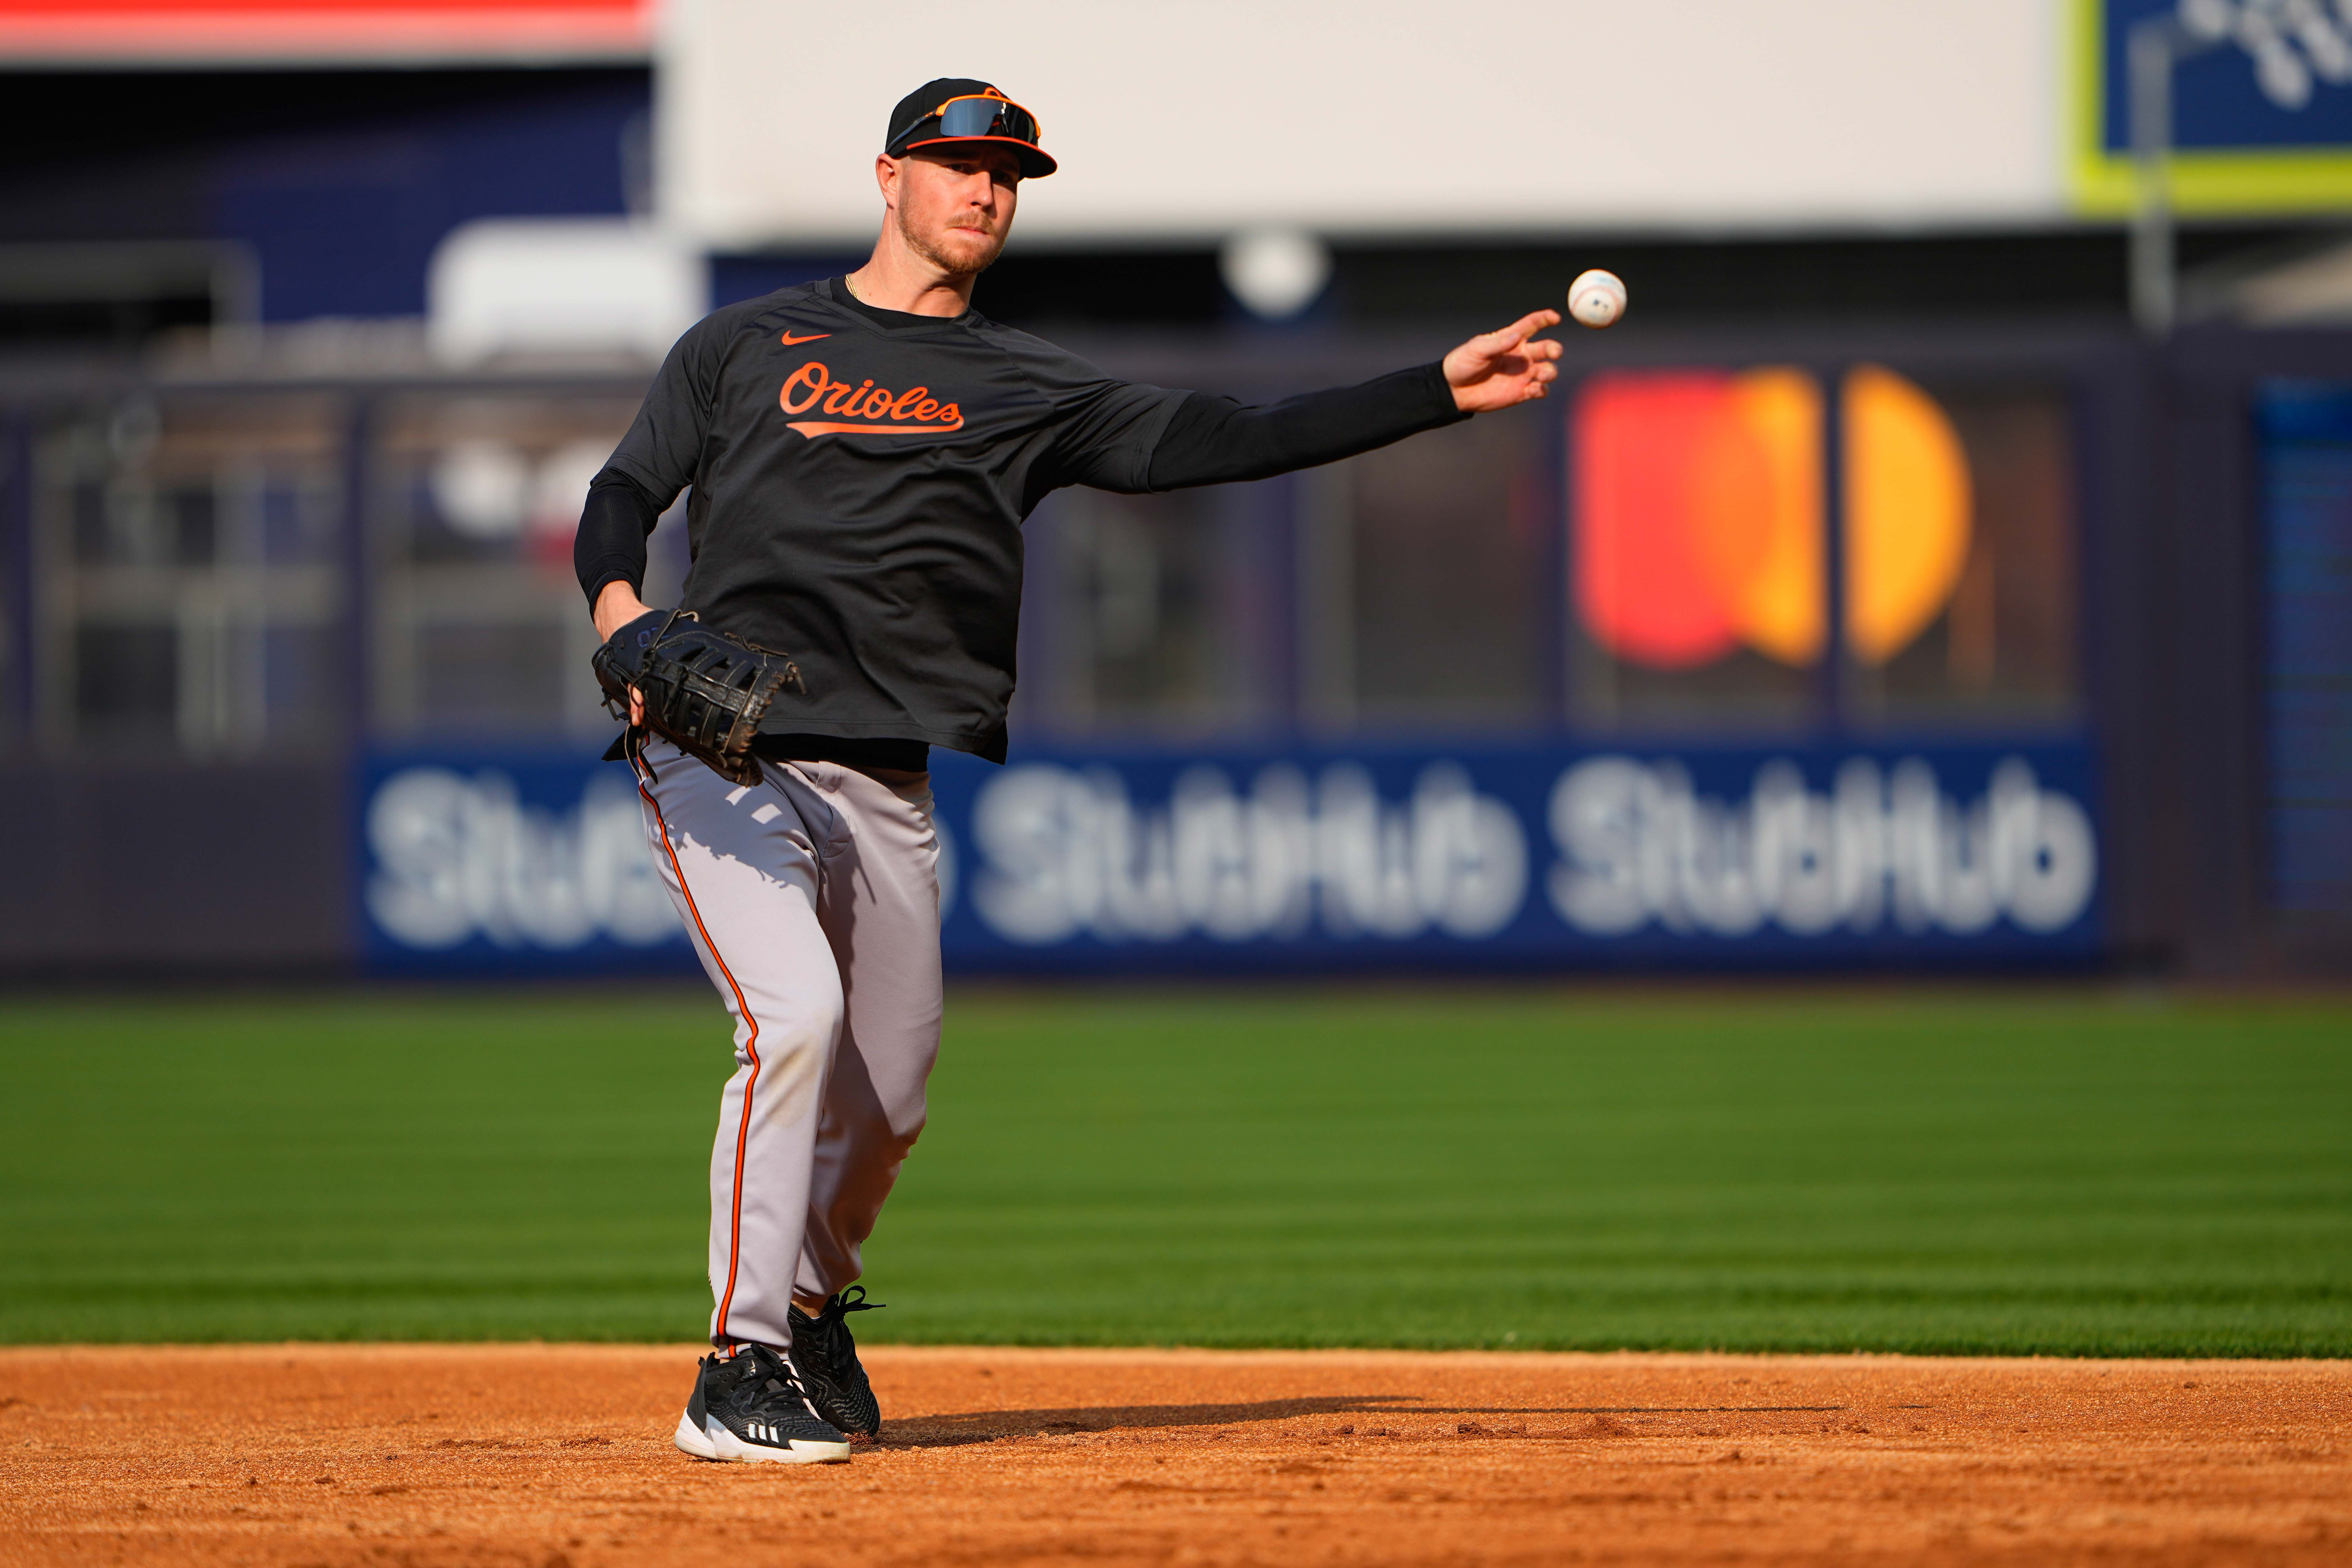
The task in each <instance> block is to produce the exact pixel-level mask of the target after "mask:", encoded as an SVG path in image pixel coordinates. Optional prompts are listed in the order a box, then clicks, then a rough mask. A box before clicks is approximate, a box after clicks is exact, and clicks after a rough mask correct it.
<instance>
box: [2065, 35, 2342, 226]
mask: <svg viewBox="0 0 2352 1568" xmlns="http://www.w3.org/2000/svg"><path fill="white" fill-rule="evenodd" d="M2073 10H2074V15H2073V23H2074V25H2073V26H2072V27H2071V28H2070V29H2069V32H2070V33H2071V35H2072V37H2071V38H2070V41H2069V52H2070V53H2071V55H2072V56H2073V59H2072V68H2071V69H2070V71H2069V72H2068V76H2069V78H2070V79H2071V80H2072V82H2073V84H2074V95H2073V96H2074V105H2073V109H2074V112H2073V114H2072V115H2071V116H2070V117H2069V118H2070V120H2071V121H2072V123H2073V127H2074V155H2073V157H2072V158H2071V159H2070V160H2069V163H2070V164H2071V168H2070V170H2069V173H2070V174H2071V175H2072V179H2073V184H2074V193H2073V194H2074V208H2075V210H2076V211H2077V212H2080V213H2082V214H2084V215H2085V216H2092V217H2116V216H2122V215H2124V214H2126V213H2128V212H2130V211H2131V207H2132V164H2131V159H2130V158H2129V157H2128V156H2124V157H2118V156H2116V155H2115V154H2113V153H2109V152H2108V151H2107V150H2106V148H2105V146H2103V145H2102V144H2101V142H2100V137H2099V125H2100V121H2102V120H2103V119H2104V118H2105V112H2106V104H2105V90H2104V83H2103V80H2102V77H2101V72H2100V69H2099V46H2100V43H2101V42H2102V40H2103V39H2104V38H2105V32H2106V29H2105V18H2106V5H2105V0H2073ZM2172 203H2173V205H2174V206H2175V207H2176V208H2178V209H2179V210H2180V211H2181V212H2185V213H2208V214H2219V213H2232V214H2252V213H2286V212H2324V211H2327V210H2330V209H2335V208H2347V207H2352V148H2347V149H2346V150H2345V151H2343V152H2336V151H2334V150H2332V149H2331V150H2326V151H2319V150H2315V151H2311V152H2294V151H2289V150H2277V149H2263V150H2262V151H2258V152H2245V153H2220V152H2198V153H2176V154H2175V155H2174V156H2173V160H2172Z"/></svg>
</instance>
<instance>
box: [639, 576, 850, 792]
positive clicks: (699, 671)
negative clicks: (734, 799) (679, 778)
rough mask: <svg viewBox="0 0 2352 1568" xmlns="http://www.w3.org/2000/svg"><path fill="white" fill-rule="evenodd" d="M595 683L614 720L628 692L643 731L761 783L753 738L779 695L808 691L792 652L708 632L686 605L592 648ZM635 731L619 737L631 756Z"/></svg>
mask: <svg viewBox="0 0 2352 1568" xmlns="http://www.w3.org/2000/svg"><path fill="white" fill-rule="evenodd" d="M595 663H596V682H597V684H598V685H600V686H602V687H603V688H604V705H605V706H606V707H608V708H610V709H611V710H613V712H614V716H615V717H616V718H620V719H624V720H625V719H627V718H628V716H629V692H630V689H632V688H635V690H636V691H637V692H638V694H639V695H640V696H642V697H643V698H644V700H645V728H646V729H647V730H651V731H654V733H656V734H657V735H660V736H663V737H664V738H666V739H667V740H669V741H671V742H674V743H676V745H677V748H678V749H679V750H680V751H682V752H691V753H693V754H694V755H695V756H698V757H699V758H701V759H702V760H703V761H704V762H706V763H709V764H710V766H711V767H712V768H713V769H715V770H717V771H718V772H719V773H724V774H725V775H726V776H727V777H729V778H730V779H733V780H734V781H735V782H736V783H737V784H758V783H759V782H760V760H759V759H758V758H757V757H755V756H753V755H752V754H751V737H752V736H754V735H756V734H758V733H759V732H760V721H761V718H762V717H764V716H765V715H766V713H767V711H768V705H769V704H770V703H772V702H773V701H774V700H776V694H777V693H778V692H780V691H782V690H783V689H785V688H787V687H790V688H791V689H793V690H794V691H801V692H805V691H806V690H807V689H808V688H807V687H806V686H804V685H803V684H802V682H801V672H800V667H799V666H798V665H795V664H794V663H793V661H792V658H791V657H790V656H789V655H786V654H782V653H778V652H777V651H776V650H775V649H773V648H764V647H753V646H752V645H751V644H750V643H747V642H745V641H744V640H743V639H742V638H740V637H729V636H728V635H727V634H726V633H725V632H721V631H713V630H711V629H710V628H709V626H704V625H703V624H702V623H701V622H700V621H699V620H698V619H696V617H695V616H694V613H693V612H692V611H690V610H652V611H648V612H647V613H646V614H645V615H642V616H638V617H637V618H636V619H635V620H634V621H631V622H630V623H629V624H628V625H627V626H623V627H622V628H621V629H620V630H619V631H616V632H614V634H613V635H612V636H611V637H608V638H606V639H605V641H604V646H602V647H599V648H597V650H596V660H595ZM640 739H641V735H640V732H639V731H638V730H637V729H636V727H635V725H632V726H631V727H630V730H629V732H628V733H627V734H626V735H624V736H623V737H622V738H621V740H622V750H623V752H624V754H627V755H635V752H636V749H637V744H636V743H637V742H639V740H640Z"/></svg>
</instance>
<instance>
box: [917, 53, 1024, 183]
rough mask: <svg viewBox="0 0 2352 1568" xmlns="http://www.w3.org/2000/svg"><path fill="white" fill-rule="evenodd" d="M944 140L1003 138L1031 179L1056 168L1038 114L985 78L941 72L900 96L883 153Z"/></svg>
mask: <svg viewBox="0 0 2352 1568" xmlns="http://www.w3.org/2000/svg"><path fill="white" fill-rule="evenodd" d="M939 142H1006V143H1009V144H1010V145H1011V146H1012V147H1013V153H1014V155H1015V156H1016V157H1018V158H1019V159H1020V161H1021V173H1022V174H1023V175H1024V176H1025V177H1027V178H1029V179H1033V180H1034V179H1037V178H1040V177H1042V176H1044V175H1046V174H1052V173H1053V172H1054V170H1055V168H1056V167H1058V165H1056V164H1055V162H1054V160H1053V159H1051V158H1049V157H1047V156H1046V155H1045V153H1044V152H1043V151H1042V150H1040V149H1039V147H1038V145H1037V117H1036V116H1035V115H1034V114H1032V113H1030V112H1029V111H1028V110H1025V109H1024V108H1022V107H1021V105H1019V104H1017V103H1015V102H1013V100H1011V99H1009V98H1007V97H1005V96H1004V95H1003V93H1001V92H999V91H997V90H996V89H995V88H993V87H992V86H990V85H989V84H988V83H987V82H984V81H974V80H972V79H971V78H969V77H960V76H943V77H940V78H938V79H934V80H931V81H927V82H925V83H924V84H923V85H922V86H920V87H919V88H917V89H915V90H914V91H912V92H910V93H908V95H907V96H906V97H904V98H902V99H900V100H898V108H896V109H894V110H891V111H890V124H889V128H888V129H887V130H886V131H885V132H883V142H882V151H883V153H885V154H886V155H887V156H889V157H892V158H903V157H905V156H906V155H907V154H908V153H910V152H912V151H913V150H914V149H916V148H918V147H929V146H934V145H936V144H938V143H939Z"/></svg>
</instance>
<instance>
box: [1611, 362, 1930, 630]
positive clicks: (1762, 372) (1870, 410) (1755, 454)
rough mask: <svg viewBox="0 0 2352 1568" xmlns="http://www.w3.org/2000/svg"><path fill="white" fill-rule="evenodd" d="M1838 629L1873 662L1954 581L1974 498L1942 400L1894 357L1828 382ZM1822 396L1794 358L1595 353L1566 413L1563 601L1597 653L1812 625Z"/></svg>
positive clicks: (1821, 596)
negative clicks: (1688, 359)
mask: <svg viewBox="0 0 2352 1568" xmlns="http://www.w3.org/2000/svg"><path fill="white" fill-rule="evenodd" d="M1841 390H1842V393H1843V396H1842V398H1841V400H1840V401H1841V403H1842V405H1843V429H1842V430H1841V432H1840V434H1841V435H1842V436H1843V437H1844V441H1843V452H1844V460H1843V468H1844V472H1843V475H1842V479H1843V496H1844V500H1845V582H1844V585H1843V586H1844V597H1845V606H1846V615H1845V639H1846V646H1847V647H1848V648H1850V649H1851V650H1852V652H1853V656H1854V657H1855V658H1860V659H1861V660H1862V661H1863V662H1864V663H1866V664H1884V663H1885V661H1886V660H1888V659H1890V658H1894V657H1895V655H1896V654H1897V653H1900V652H1901V651H1902V650H1903V649H1904V648H1905V647H1908V646H1909V645H1910V644H1911V643H1912V642H1913V641H1914V640H1915V639H1916V638H1917V637H1918V636H1919V634H1920V633H1921V632H1923V631H1925V630H1927V627H1928V626H1930V625H1932V624H1933V623H1934V622H1935V619H1936V617H1937V616H1939V615H1941V614H1942V613H1943V610H1944V606H1945V605H1947V604H1948V603H1949V602H1950V600H1951V596H1952V593H1953V590H1954V589H1956V588H1957V587H1958V585H1959V581H1960V572H1961V569H1962V567H1963V566H1965V565H1966V564H1967V562H1968V555H1969V520H1970V516H1971V510H1972V506H1973V500H1972V492H1971V487H1970V484H1969V464H1968V457H1967V454H1966V453H1965V452H1964V451H1963V450H1962V449H1961V447H1960V440H1959V436H1958V433H1957V432H1956V431H1955V430H1954V429H1953V428H1952V422H1951V419H1950V417H1949V416H1947V415H1946V414H1945V412H1944V410H1943V408H1942V407H1941V406H1940V405H1938V404H1937V402H1936V400H1935V399H1934V398H1933V397H1930V396H1929V395H1927V393H1926V392H1924V391H1922V390H1920V388H1919V387H1918V386H1917V385H1916V384H1913V383H1912V382H1910V381H1907V380H1906V379H1905V378H1904V377H1902V376H1900V375H1897V374H1895V373H1894V372H1893V371H1890V370H1886V369H1883V368H1881V367H1879V366H1876V365H1862V366H1858V367H1856V368H1855V369H1853V370H1852V371H1850V372H1849V373H1847V374H1846V377H1845V380H1844V382H1843V386H1842V388H1841ZM1572 429H1573V436H1572V444H1573V448H1574V474H1575V484H1574V499H1575V506H1576V521H1577V526H1576V551H1575V569H1576V603H1577V612H1578V614H1579V616H1580V617H1581V618H1582V620H1583V622H1584V626H1585V630H1586V631H1587V633H1588V634H1589V635H1590V636H1591V637H1592V639H1593V640H1594V641H1595V642H1596V643H1598V644H1599V645H1600V646H1601V647H1602V648H1603V649H1605V650H1606V651H1607V652H1608V653H1609V654H1610V655H1611V656H1612V657H1613V658H1620V659H1623V660H1625V661H1627V662H1629V663H1633V664H1640V665H1645V666H1648V667H1650V668H1656V669H1688V668H1696V667H1697V666H1700V665H1705V664H1711V663H1713V662H1714V661H1715V660H1717V659H1718V658H1723V657H1724V656H1725V655H1726V654H1728V653H1731V652H1733V651H1735V650H1736V649H1738V648H1740V647H1748V648H1752V649H1754V650H1755V651H1756V652H1758V653H1759V654H1762V655H1764V656H1765V657H1766V658H1772V659H1776V660H1778V661H1780V663H1782V664H1787V665H1808V664H1811V663H1813V662H1814V661H1815V660H1817V659H1819V658H1821V656H1822V647H1823V645H1824V643H1825V641H1826V637H1825V632H1826V629H1827V626H1828V618H1829V617H1828V611H1827V607H1826V605H1825V603H1824V601H1825V599H1826V595H1825V593H1824V589H1825V586H1826V583H1827V573H1826V572H1825V570H1824V568H1823V561H1824V558H1825V556H1826V553H1827V551H1826V543H1825V532H1826V530H1825V528H1824V522H1823V515H1824V514H1823V506H1822V502H1823V497H1824V493H1825V492H1824V487H1823V484H1822V390H1821V384H1820V383H1819V382H1818V381H1816V380H1815V379H1814V378H1813V377H1812V376H1811V374H1808V373H1807V372H1804V371H1801V370H1795V369H1791V368H1788V367H1783V366H1768V367H1764V368H1760V369H1757V370H1750V371H1745V372H1738V373H1733V372H1724V371H1675V372H1633V371H1620V372H1610V373H1605V374H1600V375H1596V376H1593V377H1592V378H1591V379H1590V380H1588V381H1587V382H1586V383H1585V384H1584V385H1583V387H1582V389H1581V391H1580V393H1579V395H1578V397H1577V401H1576V406H1575V412H1574V414H1573V416H1572Z"/></svg>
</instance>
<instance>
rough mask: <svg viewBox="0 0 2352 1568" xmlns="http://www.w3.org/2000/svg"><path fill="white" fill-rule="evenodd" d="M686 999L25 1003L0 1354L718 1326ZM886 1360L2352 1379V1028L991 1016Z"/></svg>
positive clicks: (1130, 1012) (1825, 998) (1043, 1001)
mask: <svg viewBox="0 0 2352 1568" xmlns="http://www.w3.org/2000/svg"><path fill="white" fill-rule="evenodd" d="M725 1038H726V1037H725V1020H724V1017H723V1016H722V1015H721V1014H720V1012H719V1007H718V1005H717V1003H716V1002H715V1001H714V1000H712V999H710V998H709V996H708V995H707V994H702V993H699V992H688V991H674V992H661V993H656V994H649V995H645V996H632V995H630V994H625V993H620V992H612V991H605V992H596V993H586V994H583V993H565V992H562V991H554V990H546V991H531V992H486V993H471V994H465V993H457V994H445V993H401V992H389V993H386V992H374V993H363V994H350V995H342V996H327V997H310V998H273V997H257V998H234V997H160V998H159V997H143V998H132V999H100V998H90V999H83V1000H66V1001H56V1000H50V1001H29V1000H24V999H16V1000H11V1001H9V1002H7V1003H6V1004H5V1006H0V1340H7V1341H14V1342H27V1341H55V1340H183V1341H184V1340H222V1339H257V1340H276V1339H283V1338H301V1339H408V1338H426V1339H474V1338H545V1339H550V1340H562V1339H650V1340H691V1339H694V1338H697V1337H698V1336H699V1335H700V1333H701V1332H702V1329H703V1320H704V1314H705V1313H706V1312H707V1311H708V1298H707V1296H706V1295H705V1291H704V1287H703V1282H702V1279H701V1273H702V1236H703V1226H704V1215H703V1208H704V1203H705V1197H704V1181H705V1171H706V1168H707V1163H708V1160H709V1137H710V1123H711V1118H712V1115H713V1110H714V1104H715V1094H716V1090H717V1088H718V1085H719V1081H720V1079H721V1077H722V1075H723V1074H724V1072H725V1071H726V1067H727V1060H728V1058H727V1050H726V1044H725ZM933 1089H934V1093H933V1100H932V1110H933V1117H932V1126H931V1130H930V1131H929V1132H928V1133H926V1134H925V1136H924V1138H923V1142H922V1144H921V1146H920V1147H919V1149H918V1150H917V1151H916V1153H915V1156H914V1158H913V1160H912V1161H911V1162H910V1163H909V1164H908V1169H907V1173H906V1177H905V1179H904V1181H903V1183H902V1184H901V1185H900V1188H899V1193H898V1197H897V1199H896V1200H895V1201H894V1203H893V1205H892V1207H891V1209H890V1212H889V1213H888V1214H887V1215H886V1216H885V1219H884V1222H883V1230H882V1232H881V1234H880V1235H879V1236H878V1237H877V1238H876V1241H875V1243H874V1245H873V1247H871V1249H870V1251H869V1255H868V1258H867V1262H868V1282H869V1284H870V1285H871V1287H872V1289H873V1293H874V1296H875V1299H877V1300H882V1301H887V1302H888V1303H889V1304H890V1310H888V1311H887V1312H883V1313H877V1314H874V1315H871V1316H867V1317H863V1318H860V1319H859V1320H858V1321H857V1328H858V1331H859V1332H860V1333H861V1334H862V1335H865V1336H866V1337H868V1338H871V1339H877V1340H905V1341H938V1342H956V1341H963V1342H972V1341H979V1342H1021V1343H1030V1344H1053V1343H1087V1344H1146V1343H1182V1344H1198V1345H1429V1346H1444V1345H1515V1346H1520V1347H1538V1346H1549V1347H1573V1348H1590V1349H1598V1348H1607V1347H1617V1346H1633V1347H1720V1348H1725V1349H1741V1350H1846V1349H1853V1348H1862V1349H1867V1350H1885V1351H1915V1352H2010V1353H2015V1352H2045V1353H2056V1354H2104V1355H2159V1354H2163V1355H2171V1354H2183V1355H2185V1354H2200V1355H2201V1354H2219V1355H2262V1356H2282V1355H2328V1356H2336V1355H2344V1354H2346V1353H2347V1352H2352V1002H2347V1001H2345V1000H2341V999H2336V1000H2310V999H2304V1000H2296V999H2292V998H2286V999H2278V998H2273V999H2255V1000H2220V999H2194V998H2192V999H2186V1000H2179V999H2174V1000H2166V999H2160V998H2151V997H2144V996H2143V997H2131V996H2124V995H2118V994H2110V993H2105V992H2100V991H2092V990H2063V989H2049V990H2042V989H2015V990H1979V991H1971V990H1965V989H1957V988H1955V989H1945V990H1938V991H1897V990H1865V991H1855V992H1850V993H1845V992H1820V991H1816V992H1783V991H1773V990H1752V991H1729V990H1714V989H1706V988H1701V989H1696V990H1692V991H1689V992H1685V993H1680V994H1676V993H1674V992H1671V991H1652V992H1641V993H1630V992H1608V991H1582V992H1538V991H1532V990H1511V989H1500V988H1498V989H1493V990H1478V989H1467V988H1465V989H1461V990H1440V989H1432V990H1402V989H1359V990H1354V991H1345V990H1310V989H1298V990H1279V989H1270V990H1223V989H1213V988H1209V987H1198V988H1193V989H1166V990H1160V991H1151V992H1080V993H1059V994H1055V993H1038V994H1011V993H995V992H985V991H982V992H969V993H964V994H958V995H957V996H955V997H953V998H952V999H951V1001H950V1007H949V1027H948V1038H947V1050H946V1055H945V1057H944V1058H943V1060H942V1064H941V1066H940V1072H939V1075H938V1077H937V1079H935V1080H934V1084H933Z"/></svg>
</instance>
